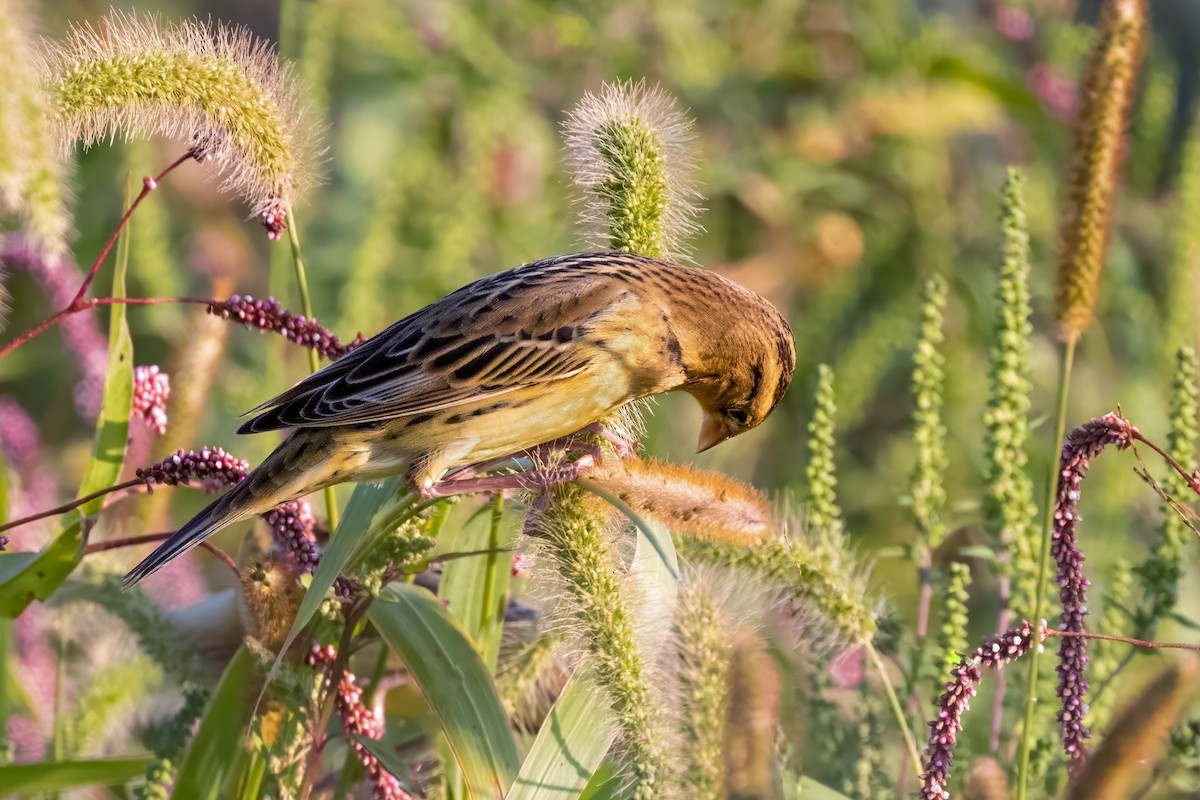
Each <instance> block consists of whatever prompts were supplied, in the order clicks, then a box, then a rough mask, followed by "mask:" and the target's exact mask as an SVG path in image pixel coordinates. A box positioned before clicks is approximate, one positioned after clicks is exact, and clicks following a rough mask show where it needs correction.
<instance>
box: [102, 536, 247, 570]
mask: <svg viewBox="0 0 1200 800" xmlns="http://www.w3.org/2000/svg"><path fill="white" fill-rule="evenodd" d="M174 535H175V531H167V532H166V533H147V534H145V535H144V536H131V537H130V538H128V539H113V540H112V541H108V542H96V543H94V544H89V545H88V546H87V547H86V548H85V549H84V551H83V554H84V555H85V556H90V555H92V554H93V553H103V552H104V551H106V550H119V549H121V548H122V547H136V546H137V545H139V544H150V543H152V542H162V541H166V540H167V539H170V538H171V537H172V536H174ZM199 546H200V547H202V548H204V549H205V550H207V551H208V552H210V553H212V554H213V555H214V556H216V557H217V558H219V559H221V560H222V561H224V562H225V565H226V566H227V567H229V568H230V569H231V570H233V574H234V575H236V576H238V577H239V578H240V577H241V574H242V573H241V570H239V569H238V565H237V562H236V561H234V559H233V556H231V555H229V553H226V552H225V551H224V550H222V549H221V548H219V547H217V546H216V545H215V544H213V543H212V542H200V545H199Z"/></svg>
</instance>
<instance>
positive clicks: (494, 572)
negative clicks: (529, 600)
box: [438, 505, 516, 673]
mask: <svg viewBox="0 0 1200 800" xmlns="http://www.w3.org/2000/svg"><path fill="white" fill-rule="evenodd" d="M501 509H503V507H501ZM485 511H486V512H487V513H486V514H480V515H477V516H474V517H472V518H471V519H470V520H468V521H467V522H466V523H464V524H462V525H455V526H452V527H451V528H449V529H447V530H446V531H445V532H444V533H443V534H442V536H441V538H439V540H438V550H439V551H441V552H445V553H456V552H472V551H476V550H490V551H491V552H488V553H483V554H478V555H473V556H470V557H468V558H456V559H448V560H447V561H446V562H445V568H444V569H443V571H442V578H441V581H440V582H439V584H438V597H440V598H442V599H443V600H445V601H446V603H447V608H448V609H449V610H450V613H451V614H453V615H454V617H455V618H456V619H458V621H459V622H461V623H462V626H463V628H465V629H466V631H467V635H468V637H469V638H470V639H471V641H472V642H474V643H475V646H476V647H477V648H478V649H479V654H480V656H482V658H483V661H484V663H485V664H486V665H487V668H488V671H489V672H492V673H494V672H495V671H496V661H497V659H498V658H499V655H500V634H501V631H502V629H503V624H504V607H505V606H506V605H507V604H508V586H509V582H510V580H511V576H512V553H510V552H498V550H499V549H500V548H504V549H507V548H509V547H511V546H512V543H513V541H514V539H515V538H516V531H515V530H514V529H513V528H512V526H504V525H502V524H501V523H502V520H501V519H500V516H499V515H498V514H497V513H496V511H495V506H494V505H492V506H488V507H485Z"/></svg>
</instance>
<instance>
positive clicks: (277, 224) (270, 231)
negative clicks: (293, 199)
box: [257, 203, 287, 242]
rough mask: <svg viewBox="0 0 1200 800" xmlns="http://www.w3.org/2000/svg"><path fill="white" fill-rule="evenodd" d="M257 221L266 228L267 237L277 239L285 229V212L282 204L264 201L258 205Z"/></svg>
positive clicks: (272, 239)
mask: <svg viewBox="0 0 1200 800" xmlns="http://www.w3.org/2000/svg"><path fill="white" fill-rule="evenodd" d="M257 215H258V221H259V222H261V223H262V226H263V227H264V228H266V230H267V238H268V239H270V240H271V241H273V242H274V241H278V240H279V239H282V238H283V232H284V231H286V230H287V212H285V211H284V210H283V206H281V205H279V204H278V203H265V204H263V205H262V206H260V207H259V209H258V212H257Z"/></svg>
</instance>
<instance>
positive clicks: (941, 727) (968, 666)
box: [918, 621, 1045, 800]
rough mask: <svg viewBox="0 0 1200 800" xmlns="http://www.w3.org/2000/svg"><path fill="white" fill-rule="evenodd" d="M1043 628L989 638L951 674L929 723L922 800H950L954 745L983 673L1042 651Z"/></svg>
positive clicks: (1023, 625)
mask: <svg viewBox="0 0 1200 800" xmlns="http://www.w3.org/2000/svg"><path fill="white" fill-rule="evenodd" d="M1044 627H1045V626H1044V624H1043V626H1042V627H1039V628H1038V629H1037V630H1036V631H1035V630H1034V627H1033V625H1031V624H1029V623H1028V622H1024V621H1023V622H1022V623H1021V624H1020V625H1018V626H1017V627H1015V628H1010V629H1009V630H1007V631H1005V632H1004V633H1001V634H997V635H996V636H992V637H989V638H987V639H984V640H983V643H982V644H981V645H979V647H978V648H976V649H975V652H974V653H972V654H971V655H969V656H963V658H962V660H960V661H959V662H958V666H957V667H955V668H954V669H952V670H950V678H951V680H950V682H949V683H947V684H946V691H945V693H944V694H942V696H941V697H940V698H939V699H938V703H937V705H938V715H937V717H936V718H935V719H934V720H933V721H932V722H930V723H929V730H930V735H929V746H928V747H926V748H925V759H926V760H925V771H924V772H923V773H921V792H920V794H919V795H918V796H919V797H920V798H921V800H947V798H949V797H950V792H949V791H947V790H946V784H948V783H949V782H950V765H951V764H952V763H953V761H954V745H955V744H956V743H957V742H958V732H959V731H961V730H962V729H963V726H962V717H963V714H964V713H966V712H967V711H968V710H970V708H971V698H972V697H974V696H975V693H976V691H977V688H976V687H977V686H978V684H979V681H980V680H982V678H983V670H984V669H992V670H998V669H1002V668H1003V667H1004V666H1005V665H1006V664H1008V663H1010V662H1012V661H1015V660H1016V659H1018V658H1020V657H1021V656H1023V655H1025V654H1026V653H1028V652H1029V651H1030V650H1032V649H1033V648H1034V647H1035V646H1037V647H1041V644H1042V641H1043V640H1044V639H1045V634H1044V633H1043V632H1042V631H1043V629H1044Z"/></svg>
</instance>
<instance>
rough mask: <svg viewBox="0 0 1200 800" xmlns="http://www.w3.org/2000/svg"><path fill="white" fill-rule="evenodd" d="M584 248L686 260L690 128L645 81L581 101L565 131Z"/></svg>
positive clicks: (691, 198)
mask: <svg viewBox="0 0 1200 800" xmlns="http://www.w3.org/2000/svg"><path fill="white" fill-rule="evenodd" d="M564 132H565V137H566V144H567V157H568V161H569V164H570V167H571V171H572V173H573V176H574V180H575V184H576V185H577V186H579V187H580V188H581V189H583V191H584V195H585V199H584V204H583V211H582V213H581V215H580V216H581V222H582V223H583V226H584V228H585V230H586V231H587V234H588V241H589V243H590V244H594V245H597V246H601V247H608V248H610V249H612V250H620V251H624V252H632V253H641V254H643V255H648V256H654V257H659V258H662V257H679V256H682V255H684V254H686V248H685V247H684V244H683V243H684V240H685V239H686V238H687V237H688V236H689V235H691V234H692V233H693V232H695V231H696V229H697V225H696V223H695V221H694V218H695V215H696V212H697V211H698V210H699V209H698V208H697V207H696V202H697V200H698V199H699V195H698V194H697V192H696V191H695V189H694V188H693V177H692V176H693V172H694V166H693V159H692V151H691V146H690V145H691V140H692V138H693V134H692V125H691V122H690V121H689V120H688V119H687V117H685V116H684V115H683V114H682V113H681V112H680V111H679V107H678V105H677V104H676V102H675V99H674V98H673V97H671V95H669V94H667V93H666V92H665V91H663V90H662V89H660V88H658V87H648V86H647V85H646V83H645V82H644V81H639V82H637V83H633V82H624V83H613V84H605V85H604V87H603V88H602V89H601V90H600V92H599V93H597V94H591V93H588V94H586V95H584V97H583V99H582V100H580V102H579V104H578V105H577V106H575V108H574V110H573V111H571V113H570V114H569V115H568V117H567V121H566V124H565V125H564Z"/></svg>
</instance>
